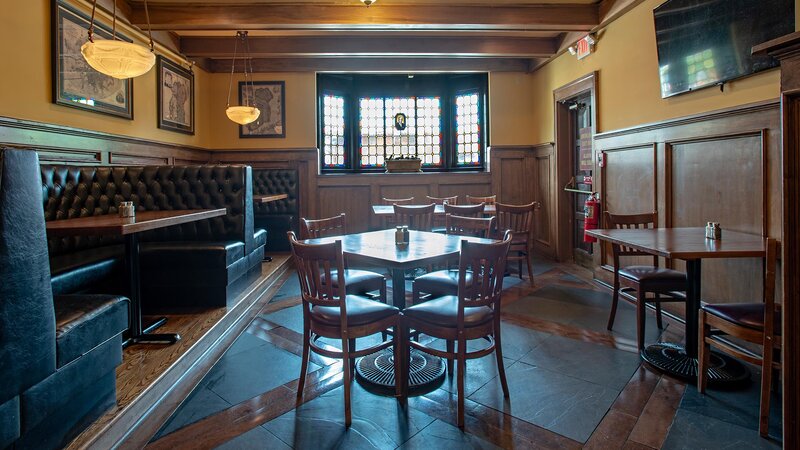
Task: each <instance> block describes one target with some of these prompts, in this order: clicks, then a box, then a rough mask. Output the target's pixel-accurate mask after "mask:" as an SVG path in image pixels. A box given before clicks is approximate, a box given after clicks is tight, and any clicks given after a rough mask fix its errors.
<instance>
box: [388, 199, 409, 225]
mask: <svg viewBox="0 0 800 450" xmlns="http://www.w3.org/2000/svg"><path fill="white" fill-rule="evenodd" d="M381 204H383V205H387V206H392V205H413V204H414V197H408V198H386V197H381ZM383 225H384V227H385V228H393V227H394V226H395V225H394V216H387V217H384V218H383Z"/></svg>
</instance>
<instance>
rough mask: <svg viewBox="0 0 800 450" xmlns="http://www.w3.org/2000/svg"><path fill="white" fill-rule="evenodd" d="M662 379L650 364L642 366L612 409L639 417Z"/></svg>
mask: <svg viewBox="0 0 800 450" xmlns="http://www.w3.org/2000/svg"><path fill="white" fill-rule="evenodd" d="M660 379H661V375H660V374H659V373H658V372H656V371H655V369H653V368H651V367H650V365H648V364H642V365H641V366H639V369H638V370H636V373H634V374H633V377H631V379H630V381H628V384H626V385H625V388H624V389H623V390H622V392H620V394H619V396H618V397H617V400H616V401H614V404H613V405H611V409H612V410H615V411H618V412H621V413H624V414H627V415H629V416H634V417H639V415H640V414H642V411H644V408H645V406H646V405H647V401H648V400H649V399H650V396H651V395H652V394H653V391H654V390H655V389H656V386H657V385H658V382H659V380H660Z"/></svg>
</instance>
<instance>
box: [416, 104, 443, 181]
mask: <svg viewBox="0 0 800 450" xmlns="http://www.w3.org/2000/svg"><path fill="white" fill-rule="evenodd" d="M441 112H442V107H441V101H440V99H439V97H418V98H417V133H416V134H417V156H419V158H420V159H422V164H423V165H425V166H441V165H442V114H441Z"/></svg>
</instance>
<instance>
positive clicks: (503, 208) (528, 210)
mask: <svg viewBox="0 0 800 450" xmlns="http://www.w3.org/2000/svg"><path fill="white" fill-rule="evenodd" d="M495 210H496V214H495V217H497V229H498V230H500V232H502V231H504V230H511V231H512V232H513V233H514V236H515V237H518V236H529V235H530V233H531V228H532V226H533V212H534V210H536V202H531V203H528V204H527V205H507V204H504V203H497V204H495Z"/></svg>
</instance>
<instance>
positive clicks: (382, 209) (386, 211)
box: [372, 202, 497, 217]
mask: <svg viewBox="0 0 800 450" xmlns="http://www.w3.org/2000/svg"><path fill="white" fill-rule="evenodd" d="M431 203H432V202H431ZM428 204H430V203H428ZM417 206H420V205H417ZM457 206H465V205H457ZM466 206H474V205H466ZM496 212H497V210H496V209H495V206H494V205H484V207H483V213H484V214H486V215H489V216H493V215H495V213H496ZM372 213H373V214H375V215H376V216H378V217H388V216H394V206H393V205H372ZM433 215H434V216H444V205H436V208H435V209H434V210H433Z"/></svg>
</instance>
